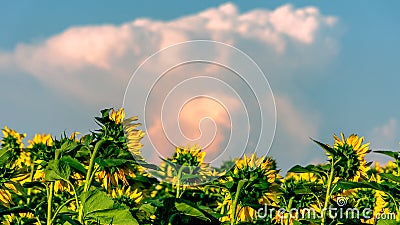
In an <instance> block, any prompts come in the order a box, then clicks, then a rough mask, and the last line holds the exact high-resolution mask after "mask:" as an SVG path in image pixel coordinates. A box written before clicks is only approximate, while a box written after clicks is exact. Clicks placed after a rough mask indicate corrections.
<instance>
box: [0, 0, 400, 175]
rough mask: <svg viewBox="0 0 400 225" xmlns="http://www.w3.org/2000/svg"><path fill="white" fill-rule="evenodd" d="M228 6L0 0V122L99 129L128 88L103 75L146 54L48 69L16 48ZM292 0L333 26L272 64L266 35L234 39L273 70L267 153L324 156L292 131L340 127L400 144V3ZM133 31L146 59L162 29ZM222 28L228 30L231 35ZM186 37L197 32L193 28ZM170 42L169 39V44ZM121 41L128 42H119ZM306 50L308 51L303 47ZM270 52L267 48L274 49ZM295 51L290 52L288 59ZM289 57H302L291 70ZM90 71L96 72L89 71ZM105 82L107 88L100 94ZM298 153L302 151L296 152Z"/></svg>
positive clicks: (281, 159) (291, 159) (128, 68)
mask: <svg viewBox="0 0 400 225" xmlns="http://www.w3.org/2000/svg"><path fill="white" fill-rule="evenodd" d="M288 3H290V2H287V1H265V2H263V1H253V2H249V1H246V2H244V1H238V2H232V4H233V5H234V6H235V7H236V8H237V10H238V15H242V14H246V13H248V12H252V11H253V10H264V11H263V12H266V11H274V10H276V9H278V8H280V7H282V6H284V5H286V4H288ZM225 4H226V2H224V1H193V2H191V3H190V4H187V1H172V2H166V1H146V2H144V1H143V2H142V3H138V2H133V1H125V2H119V4H115V3H114V4H113V3H110V2H104V3H103V2H101V3H98V2H95V1H85V2H76V4H71V3H70V4H67V3H54V2H52V1H40V2H35V3H32V2H29V1H21V2H19V3H18V4H17V3H14V4H12V3H7V4H3V5H2V7H1V8H0V27H1V28H2V29H1V30H2V31H1V35H0V94H1V96H2V98H0V105H1V113H0V115H1V116H0V126H4V125H8V126H9V127H12V128H14V129H16V130H18V131H21V132H26V133H28V137H29V136H30V137H31V136H32V135H33V134H34V133H35V132H49V133H52V134H54V135H58V134H59V133H60V132H63V131H67V133H69V132H73V131H75V130H78V131H82V132H85V131H87V130H89V129H91V130H93V129H95V128H96V125H95V123H94V121H93V116H95V115H97V113H98V110H99V109H101V108H104V107H109V106H114V107H119V106H120V105H121V102H122V99H121V96H122V95H123V91H124V90H123V88H121V87H123V85H122V86H121V84H124V83H123V82H122V83H121V84H118V85H117V84H110V83H109V82H102V80H104V81H107V79H108V78H107V77H108V76H110V74H112V72H114V70H113V69H114V68H117V67H118V66H120V67H121V68H123V69H122V70H121V71H119V73H121V74H124V73H125V74H126V77H123V78H122V80H124V79H127V78H128V77H129V76H130V73H131V72H132V70H133V69H134V68H135V66H137V65H138V64H139V63H140V60H143V58H140V57H138V58H134V57H135V56H137V55H130V54H126V55H125V56H124V57H122V58H118V57H116V58H111V59H110V58H107V60H109V61H107V62H110V63H111V66H112V67H111V69H110V68H106V67H99V68H92V67H86V65H79V68H78V67H77V68H78V69H76V70H72V71H63V70H59V69H60V68H59V67H54V68H53V67H51V66H52V64H51V62H50V63H49V68H44V67H43V65H46V64H43V65H42V66H41V67H40V68H36V64H35V65H31V64H29V57H25V58H24V60H27V61H24V62H21V59H19V58H18V60H19V61H18V60H16V59H15V58H16V57H17V55H18V54H17V53H18V52H17V46H21V45H23V46H28V48H24V49H22V50H21V51H22V52H23V51H30V50H29V47H33V48H36V47H37V49H39V50H40V47H41V46H44V43H46V40H49V39H51V38H52V37H57V36H60V35H61V34H63V33H65V32H67V31H68V30H71V29H73V28H76V27H86V28H91V27H99V26H103V25H105V24H108V25H110V26H111V27H119V26H121V25H122V24H125V23H130V22H132V21H135V20H137V19H139V18H147V19H148V20H149V21H150V22H151V23H152V24H155V23H157V22H161V24H162V25H161V26H166V25H165V23H166V22H171V21H172V22H173V21H180V20H181V18H186V17H189V16H196V15H198V14H199V13H201V12H204V11H206V10H209V9H210V8H218V7H220V6H221V5H225ZM290 4H291V5H292V9H293V10H297V9H304V7H308V6H312V7H314V8H316V9H318V12H319V16H320V17H318V18H317V20H318V19H321V18H325V17H328V16H332V17H334V18H336V19H337V22H336V23H335V24H334V26H332V27H329V26H327V27H325V28H324V29H322V28H321V29H318V30H317V31H318V32H316V33H315V35H316V36H313V37H314V39H313V42H312V44H310V45H304V46H305V47H304V46H303V47H302V46H300V47H299V46H297V44H296V43H295V42H293V43H295V44H293V43H292V42H291V41H292V40H287V37H286V36H285V37H284V39H283V40H284V41H287V43H288V45H287V48H286V49H285V53H286V54H285V56H282V57H281V58H279V60H280V61H279V62H281V63H282V65H276V66H275V67H274V66H272V67H269V64H268V62H265V61H264V58H263V53H262V52H258V51H257V50H255V49H257V48H258V45H260V41H263V40H258V39H257V38H255V40H253V39H252V38H246V37H244V39H245V40H244V41H241V42H240V41H236V42H235V41H234V43H233V44H234V45H235V44H236V45H235V46H238V47H239V48H241V49H242V50H244V51H245V52H246V53H248V54H249V55H250V56H251V57H253V59H254V60H255V61H256V62H257V63H258V64H262V65H261V68H262V69H263V70H264V72H266V73H267V74H268V73H269V74H270V76H271V77H267V78H268V79H269V81H270V84H271V87H272V89H273V90H274V92H275V93H276V95H277V96H278V98H279V99H280V100H279V101H278V131H277V136H276V139H275V142H274V145H273V148H272V150H271V152H270V154H271V155H273V156H274V157H276V158H277V159H278V163H280V165H281V166H282V167H283V168H287V167H289V166H290V165H293V164H294V163H296V162H298V163H303V164H305V163H308V162H314V161H321V160H322V159H323V155H322V154H321V153H320V152H318V150H317V147H315V146H314V145H313V144H312V143H305V142H304V137H298V136H296V134H295V133H302V135H303V136H305V137H308V136H312V137H314V138H316V139H319V140H322V141H325V142H328V143H329V142H332V138H331V136H332V134H333V133H339V132H341V131H343V132H345V134H350V133H353V132H356V133H358V134H360V135H363V136H366V139H367V140H369V141H371V146H372V147H374V148H386V149H398V147H399V145H398V142H399V141H400V138H399V137H400V130H399V122H400V121H399V120H400V104H398V97H399V96H400V89H399V88H398V86H399V84H400V76H399V72H400V69H399V66H398V58H399V57H398V55H399V52H400V44H399V41H398V40H400V29H399V25H398V21H400V18H399V17H400V15H399V14H398V12H397V11H396V9H398V8H399V6H400V3H399V2H398V1H386V2H384V3H383V2H379V1H370V2H368V4H367V3H366V2H365V1H350V2H349V1H335V2H331V1H296V2H294V3H290ZM73 31H74V30H73ZM135 32H136V33H140V32H144V33H143V35H145V36H143V37H145V38H143V39H140V37H136V38H138V40H140V45H139V48H141V49H140V51H142V52H144V53H143V55H141V57H146V56H149V55H150V54H151V53H153V52H154V51H156V50H158V49H159V46H158V45H154V43H153V42H152V41H151V40H152V38H153V37H158V36H157V35H158V34H157V32H154V31H152V32H153V33H152V32H150V31H146V29H144V31H142V30H135ZM146 32H149V33H146ZM224 32H225V33H223V34H229V32H226V31H224ZM74 34H75V33H74ZM135 35H136V34H135ZM140 35H142V34H141V33H140ZM146 35H147V36H146ZM196 35H199V36H200V37H203V36H204V37H210V39H212V37H213V33H212V31H210V32H209V33H207V34H204V35H203V34H202V33H201V32H199V33H198V34H196ZM194 37H197V36H194ZM186 38H192V36H190V35H188V36H186ZM224 38H225V36H224V37H222V38H221V39H218V38H216V40H218V41H225V39H224ZM238 38H243V37H242V36H239V37H238ZM325 38H330V39H332V40H333V42H334V44H333V45H332V46H330V47H329V46H326V45H324V44H323V43H322V42H318V41H321V40H325ZM155 39H157V38H155ZM256 39H257V40H256ZM74 40H75V39H74ZM77 40H79V39H77ZM118 40H119V39H118ZM235 40H236V39H235ZM238 40H239V39H238ZM240 40H242V39H240ZM174 41H175V40H174V39H172V40H171V44H173V43H174ZM239 42H240V43H239ZM241 43H244V44H241ZM253 43H254V44H253ZM266 43H267V44H269V43H268V42H266ZM292 45H293V46H295V47H293V49H294V50H292V49H291V48H292V47H291V46H292ZM296 46H297V47H296ZM119 47H121V48H124V46H123V45H122V46H119ZM129 47H132V46H129ZM27 49H28V50H27ZM37 49H36V50H37ZM303 49H305V50H304V52H301V51H303ZM36 50H35V51H36ZM39 50H37V51H36V52H34V53H35V57H40V51H39ZM91 50H93V49H92V48H88V51H91ZM99 51H100V50H99ZM292 53H293V54H292ZM294 53H295V54H294ZM20 54H22V55H24V54H25V53H20ZM302 54H303V55H302ZM304 54H307V56H305V57H304V58H307V59H308V60H309V61H306V62H305V64H307V65H302V64H299V65H297V64H296V62H297V61H300V60H302V58H303V57H302V56H304ZM308 54H309V55H308ZM28 56H32V55H29V54H28ZM268 56H271V55H270V53H268ZM291 56H292V57H294V58H290V57H291ZM111 57H112V56H111ZM296 57H298V58H296ZM43 58H44V59H43V61H41V60H39V61H38V63H43V62H46V61H45V60H46V59H45V58H46V56H45V55H44V56H43ZM101 59H103V58H101ZM60 60H61V61H62V59H60ZM104 60H105V59H104ZM124 60H127V61H129V60H131V61H132V62H133V63H131V64H129V65H128V64H124V63H125V61H124ZM33 63H36V61H33ZM56 63H60V62H58V61H57V62H56ZM293 64H296V65H295V66H293V68H291V65H293ZM57 65H58V64H57ZM263 65H265V67H263ZM269 68H272V69H271V70H269ZM40 73H43V74H46V73H49V74H46V75H42V74H40ZM50 73H54V74H56V75H57V77H59V79H60V80H57V79H58V78H57V79H55V78H53V77H51V75H50ZM57 73H60V74H57ZM92 73H93V74H94V73H97V74H99V76H98V77H96V76H95V75H91V74H92ZM86 74H87V76H86ZM121 76H122V75H121ZM48 80H50V81H48ZM91 80H92V81H91ZM54 82H57V84H56V83H54ZM89 83H91V84H96V85H94V86H96V87H94V86H90V87H88V89H89V90H90V91H91V93H92V94H93V96H88V94H85V93H84V92H82V93H78V94H77V92H78V91H74V90H75V89H74V87H78V86H80V87H81V88H82V87H83V88H86V86H85V85H86V84H89ZM67 86H72V87H73V88H72V89H71V87H67ZM99 89H100V90H101V93H100V92H99V94H98V92H97V91H99ZM71 90H72V91H71ZM74 92H75V93H74ZM79 94H81V95H82V96H79ZM110 96H111V97H110ZM93 98H95V100H94V99H93ZM88 101H89V102H90V103H88ZM282 120H283V121H282ZM288 121H289V122H288ZM285 123H287V124H285ZM289 123H290V124H289ZM280 124H283V125H280ZM290 126H291V127H290ZM294 127H296V129H294ZM292 128H293V129H292ZM287 149H288V150H287ZM294 152H297V153H296V154H293V153H294ZM293 155H294V156H293ZM295 156H296V157H295ZM373 157H375V156H373ZM373 157H372V158H373ZM379 159H381V158H379ZM382 160H383V159H382Z"/></svg>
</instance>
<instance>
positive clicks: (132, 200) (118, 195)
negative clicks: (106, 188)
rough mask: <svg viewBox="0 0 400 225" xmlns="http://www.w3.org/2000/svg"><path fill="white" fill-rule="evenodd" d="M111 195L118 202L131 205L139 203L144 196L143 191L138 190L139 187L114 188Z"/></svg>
mask: <svg viewBox="0 0 400 225" xmlns="http://www.w3.org/2000/svg"><path fill="white" fill-rule="evenodd" d="M110 195H111V197H112V198H113V199H114V200H116V201H117V202H118V203H121V204H125V205H127V206H131V207H133V206H135V205H137V204H139V203H140V202H141V201H142V198H143V193H142V192H140V191H138V189H135V190H131V187H128V188H124V187H122V188H116V189H113V190H112V191H111V194H110Z"/></svg>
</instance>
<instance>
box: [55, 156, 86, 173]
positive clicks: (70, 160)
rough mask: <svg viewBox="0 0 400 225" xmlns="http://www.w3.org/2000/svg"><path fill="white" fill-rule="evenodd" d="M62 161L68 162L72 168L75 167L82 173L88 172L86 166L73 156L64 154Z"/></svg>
mask: <svg viewBox="0 0 400 225" xmlns="http://www.w3.org/2000/svg"><path fill="white" fill-rule="evenodd" d="M60 160H61V161H64V162H65V163H67V164H68V165H69V166H70V167H71V168H73V169H75V170H76V171H78V172H79V173H81V174H86V169H85V167H84V166H83V165H82V164H81V163H80V162H79V160H77V159H74V158H72V157H71V156H69V155H67V156H63V157H62V158H61V159H60Z"/></svg>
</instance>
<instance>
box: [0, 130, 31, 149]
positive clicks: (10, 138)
mask: <svg viewBox="0 0 400 225" xmlns="http://www.w3.org/2000/svg"><path fill="white" fill-rule="evenodd" d="M2 132H3V140H2V141H1V146H2V147H3V148H4V147H9V148H13V149H16V148H18V149H19V148H23V147H24V144H23V143H22V139H24V138H25V137H26V134H20V133H18V132H16V131H15V130H13V129H10V128H8V127H7V126H4V128H3V129H2Z"/></svg>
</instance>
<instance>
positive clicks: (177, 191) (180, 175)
mask: <svg viewBox="0 0 400 225" xmlns="http://www.w3.org/2000/svg"><path fill="white" fill-rule="evenodd" d="M183 167H184V166H183V165H182V166H181V168H179V171H178V176H177V178H178V181H177V184H176V196H175V198H180V197H181V196H180V191H181V177H182V171H183Z"/></svg>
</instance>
